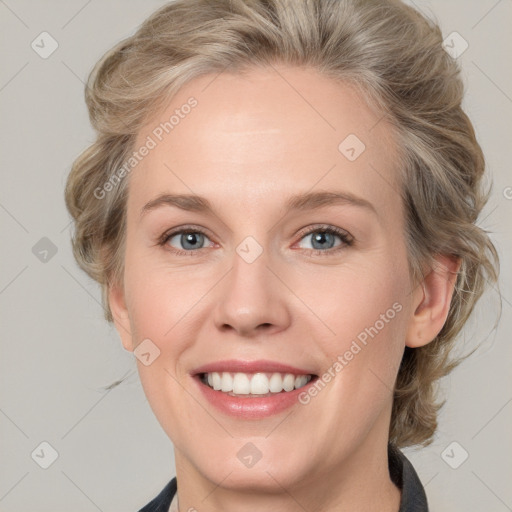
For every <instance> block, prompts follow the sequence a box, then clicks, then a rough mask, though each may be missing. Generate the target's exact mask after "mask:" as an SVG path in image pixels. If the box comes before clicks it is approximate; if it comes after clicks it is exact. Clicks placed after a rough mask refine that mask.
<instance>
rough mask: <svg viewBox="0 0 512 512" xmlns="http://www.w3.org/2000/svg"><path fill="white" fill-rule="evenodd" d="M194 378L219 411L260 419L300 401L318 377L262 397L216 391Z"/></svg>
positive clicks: (243, 417)
mask: <svg viewBox="0 0 512 512" xmlns="http://www.w3.org/2000/svg"><path fill="white" fill-rule="evenodd" d="M194 380H195V381H196V383H197V385H198V386H199V389H200V390H201V392H202V393H203V395H204V396H205V398H206V399H207V400H208V401H209V402H210V403H211V404H212V405H213V406H214V407H216V408H217V409H218V410H219V411H221V412H223V413H225V414H228V415H229V416H234V417H236V418H239V419H244V420H259V419H262V418H266V417H269V416H273V415H274V414H279V413H280V412H283V411H284V410H286V409H288V408H289V407H292V406H293V405H295V404H297V403H299V401H298V397H299V395H300V394H301V393H303V392H304V391H307V389H308V388H309V386H311V385H312V384H313V383H314V382H315V381H316V380H317V378H316V377H313V378H312V379H311V380H310V381H309V382H308V383H307V384H306V385H305V386H302V387H301V388H299V389H294V390H293V391H286V392H281V393H276V394H275V395H270V396H264V397H261V398H256V397H245V398H239V397H237V396H231V395H228V394H227V393H223V392H222V391H215V390H214V389H212V388H211V387H210V386H207V385H206V384H204V383H203V382H202V381H201V379H200V377H199V375H196V376H194Z"/></svg>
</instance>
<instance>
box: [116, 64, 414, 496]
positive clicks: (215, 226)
mask: <svg viewBox="0 0 512 512" xmlns="http://www.w3.org/2000/svg"><path fill="white" fill-rule="evenodd" d="M276 69H277V70H279V72H276V71H275V70H274V69H272V68H268V69H258V70H256V69H254V70H252V71H250V72H249V73H247V74H246V75H237V74H228V73H227V72H224V73H221V74H220V75H218V76H217V75H208V76H203V77H201V78H199V79H196V80H194V81H192V82H189V83H188V84H187V85H186V86H185V87H183V88H182V89H181V90H180V92H179V94H178V95H177V96H175V97H174V98H173V101H172V104H171V105H170V106H169V107H168V108H166V109H165V111H162V112H161V113H160V114H159V115H158V116H157V117H155V119H154V120H152V122H151V123H148V125H147V126H146V127H145V128H144V130H142V131H141V132H140V134H139V136H138V140H137V144H136V148H140V147H142V146H143V145H145V144H146V145H148V147H149V146H154V147H151V148H150V150H149V151H148V152H147V155H146V156H144V157H143V158H142V159H141V161H140V163H138V164H137V166H136V167H135V168H134V170H133V171H132V172H131V174H130V176H129V180H130V181H129V195H128V203H127V232H126V249H125V250H126V252H125V273H124V281H123V283H122V287H118V288H114V289H112V291H111V295H110V300H111V307H112V310H113V313H114V316H115V319H116V325H117V327H118V329H119V332H120V334H121V337H122V340H123V344H124V346H125V348H126V349H127V350H134V349H136V348H137V347H139V345H140V344H141V343H145V345H140V347H139V349H138V351H137V350H136V354H137V353H139V356H140V353H141V352H142V353H144V354H146V355H145V356H143V357H141V359H140V360H139V359H137V364H138V369H139V373H140V378H141V382H142V385H143V387H144V390H145V393H146V395H147V398H148V401H149V403H150V405H151V407H152V409H153V411H154V413H155V415H156V417H157V418H158V420H159V422H160V424H161V425H162V427H163V429H164V430H165V431H166V433H167V434H168V435H169V437H170V438H171V439H172V441H173V443H174V446H175V454H176V467H177V471H178V474H179V473H180V471H181V472H186V473H187V474H189V475H191V474H193V475H195V476H196V477H197V478H203V479H205V480H209V481H212V482H219V481H221V480H223V485H224V486H228V487H232V488H244V487H245V488H246V487H247V486H251V488H253V489H254V488H269V489H270V488H272V489H274V488H278V486H282V487H285V488H292V487H293V486H294V485H298V483H299V482H300V483H302V484H304V483H305V482H314V481H316V480H320V479H329V478H331V475H333V474H338V475H339V471H343V470H346V471H348V470H349V468H350V467H354V466H355V465H356V464H357V463H358V462H357V461H360V460H361V457H362V456H363V455H362V454H366V456H368V454H370V453H372V451H373V452H374V451H375V449H376V447H377V446H381V447H385V446H386V444H387V436H388V425H389V419H390V411H391V405H392V388H393V384H394V380H395V377H396V374H397V371H398V366H399V363H400V359H401V356H402V353H403V350H404V346H405V344H406V342H407V336H408V332H409V330H410V328H411V325H410V324H411V317H412V316H413V313H414V309H415V307H416V306H417V303H415V302H417V299H418V295H417V293H416V291H413V290H412V287H411V283H410V281H409V275H408V271H407V268H408V267H407V252H406V247H405V239H404V213H403V210H402V204H401V201H400V196H399V193H398V191H399V180H398V170H397V162H398V158H397V152H396V147H395V143H394V140H393V137H392V132H391V129H390V126H389V125H388V124H386V122H385V121H384V120H382V119H381V116H379V115H378V114H377V113H374V112H372V111H371V110H370V109H369V108H368V106H367V105H366V104H365V103H364V101H363V100H362V99H361V98H360V97H359V96H358V94H357V93H356V91H355V90H353V89H352V88H351V87H349V86H348V85H344V84H340V83H336V82H334V81H331V80H330V79H328V78H325V77H322V76H321V75H319V74H318V73H316V72H314V71H311V70H307V69H305V68H292V67H284V66H283V67H279V68H276ZM191 97H193V98H194V99H195V100H192V101H189V98H191ZM195 102H197V103H195ZM187 104H188V105H194V106H191V107H190V108H187V107H184V105H187ZM173 115H174V119H173V120H172V121H171V122H172V124H173V125H172V128H171V129H170V128H169V125H165V124H163V125H162V124H161V123H165V122H169V119H170V118H171V116H173ZM177 119H178V121H177ZM163 126H166V128H167V130H166V129H164V128H163ZM167 132H168V133H167ZM148 137H149V138H148ZM150 139H151V141H152V142H149V141H150ZM153 143H154V144H153ZM363 144H364V146H363ZM183 196H189V197H183ZM190 196H193V197H190ZM198 197H199V198H201V199H197V198H198ZM207 206H208V207H207ZM144 340H146V341H144ZM141 347H142V348H141ZM148 354H149V355H148ZM156 355H157V357H156V358H155V356H156ZM255 374H259V375H255ZM208 378H209V380H210V384H212V385H213V386H214V387H216V388H219V386H222V387H221V389H220V390H219V389H217V390H215V389H212V388H211V387H210V386H209V385H208V384H207V383H205V382H204V381H207V380H208ZM233 382H234V384H233ZM233 386H234V387H233ZM251 386H252V387H251ZM269 386H270V388H269ZM274 386H275V387H274ZM282 386H284V388H285V389H284V390H283V391H281V392H278V391H276V390H278V389H281V388H282ZM294 387H297V389H294V390H292V389H293V388H294ZM222 389H224V390H225V391H222ZM269 389H270V394H268V393H269ZM230 390H232V391H231V392H230ZM247 393H249V394H247ZM233 395H235V396H233ZM343 468H344V469H343ZM269 474H271V475H272V477H273V478H269ZM276 482H279V484H277V483H276Z"/></svg>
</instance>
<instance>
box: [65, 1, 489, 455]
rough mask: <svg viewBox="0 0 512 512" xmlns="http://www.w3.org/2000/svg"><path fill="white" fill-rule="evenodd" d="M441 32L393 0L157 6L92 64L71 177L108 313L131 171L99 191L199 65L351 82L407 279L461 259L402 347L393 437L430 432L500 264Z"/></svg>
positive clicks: (78, 253)
mask: <svg viewBox="0 0 512 512" xmlns="http://www.w3.org/2000/svg"><path fill="white" fill-rule="evenodd" d="M442 43H443V39H442V33H441V30H440V28H439V25H438V23H437V22H436V21H433V20H431V19H429V18H427V17H425V16H423V15H422V14H420V13H419V12H418V11H416V10H414V9H413V8H411V7H409V6H407V5H406V4H403V3H402V2H400V1H399V0H378V1H373V2H368V1H366V0H288V1H286V0H215V1H214V2H212V1H209V0H176V1H174V2H171V3H168V4H166V5H165V6H164V7H162V8H161V9H159V10H157V11H156V12H155V13H154V14H152V15H151V16H150V17H149V18H148V19H147V20H146V21H145V22H144V23H143V24H142V25H141V26H140V28H139V29H138V30H137V32H136V33H135V34H134V35H132V36H131V37H128V38H126V39H124V40H123V41H121V42H120V43H119V44H117V45H116V46H115V47H113V48H112V49H111V50H110V51H108V52H107V53H106V54H105V55H104V56H103V57H102V58H101V59H100V61H99V62H98V63H97V64H96V66H95V67H94V69H93V70H92V72H91V74H90V76H89V79H88V82H87V84H86V89H85V98H86V103H87V107H88V109H89V116H90V120H91V123H92V125H93V127H94V129H95V130H96V133H97V138H96V141H95V142H94V143H93V144H92V145H91V146H90V147H89V148H88V149H86V150H85V151H84V152H83V153H82V154H81V155H80V156H79V157H78V158H77V159H76V160H75V162H74V164H73V166H72V169H71V173H70V175H69V178H68V181H67V184H66V191H65V198H66V205H67V208H68V210H69V212H70V214H71V216H72V217H73V219H74V227H75V229H74V234H73V252H74V256H75V258H76V260H77V262H78V264H79V265H80V267H81V268H82V269H83V270H85V272H87V273H88V274H89V276H91V277H92V278H93V279H94V280H96V281H97V282H99V283H100V284H101V287H102V298H103V306H104V312H105V318H106V319H107V320H108V321H109V322H111V321H112V320H113V318H112V313H111V311H110V307H109V303H108V289H109V286H110V285H111V284H112V283H118V284H122V276H123V270H124V268H123V265H124V262H123V260H124V237H125V222H126V220H125V219H126V211H125V210H126V199H127V190H128V181H129V180H128V179H120V180H117V181H118V182H116V184H115V186H114V187H112V190H111V191H109V192H108V193H104V192H102V193H101V194H99V193H98V191H99V190H104V185H105V183H107V182H109V180H110V182H112V177H114V176H116V170H117V169H119V168H120V167H121V166H122V165H123V163H124V162H126V161H127V160H128V159H129V158H130V156H131V154H132V152H133V149H134V142H135V139H136V137H137V134H138V133H139V132H140V130H141V128H142V127H143V126H144V125H145V123H147V122H148V121H149V120H150V119H151V118H152V116H153V115H155V114H156V113H157V112H158V111H159V110H160V109H162V108H163V107H164V106H165V105H167V104H168V103H169V101H170V100H171V99H172V97H173V95H174V94H175V93H176V92H177V91H178V90H179V89H180V88H181V87H182V86H183V85H184V84H186V83H187V82H189V81H190V80H192V79H194V78H195V77H199V76H201V75H205V74H208V73H215V74H218V73H220V72H222V71H224V70H226V69H227V70H229V72H233V73H243V71H244V70H247V69H251V67H252V68H254V67H255V66H259V67H261V66H273V65H274V64H284V65H291V66H302V67H308V68H311V69H313V70H315V71H317V72H318V73H320V74H323V75H324V76H328V77H331V78H332V79H334V80H339V81H340V82H341V83H345V84H349V85H352V86H355V87H356V88H357V89H358V91H359V92H360V94H361V97H362V98H364V100H365V101H366V102H367V104H368V105H370V106H372V107H373V108H374V109H375V110H376V111H378V112H380V113H381V114H382V116H383V117H384V116H385V117H386V119H387V121H389V123H390V125H391V126H392V129H393V131H394V134H395V138H396V141H397V145H398V146H399V148H398V149H399V152H400V159H399V160H400V162H399V164H400V165H399V167H400V169H399V171H400V178H401V179H400V182H401V183H400V193H401V197H402V201H403V205H404V211H405V220H406V228H405V231H406V232H405V234H404V236H405V239H406V244H407V250H408V262H409V273H410V276H411V279H412V282H413V283H421V281H422V279H423V278H424V277H425V273H426V270H425V269H432V268H433V263H434V258H435V256H436V255H440V254H443V255H450V256H453V257H456V258H459V259H460V262H461V264H460V268H459V271H458V272H457V276H456V281H455V287H454V292H453V296H452V300H451V304H450V309H449V313H448V317H447V320H446V322H445V324H444V326H443V328H442V329H441V331H440V332H439V334H438V336H437V337H436V338H435V339H434V340H433V341H432V342H430V343H428V344H427V345H425V346H422V347H420V348H414V349H411V348H406V349H405V352H404V355H403V359H402V361H401V364H400V368H399V370H398V376H397V380H396V384H395V390H394V401H393V408H392V414H391V424H390V431H389V441H390V443H392V444H394V445H396V446H398V447H405V446H410V445H415V444H423V445H427V444H429V443H430V442H431V441H432V436H433V434H434V432H435V430H436V427H437V414H438V411H439V409H440V407H441V406H442V405H443V404H442V403H438V401H437V389H436V383H437V381H438V379H439V378H441V377H443V376H445V375H447V374H448V373H449V372H450V371H451V370H452V369H453V368H454V367H455V365H456V364H458V361H456V360H455V359H454V358H452V357H450V351H451V349H452V348H453V344H454V341H455V339H456V337H457V335H458V333H459V331H460V330H461V329H462V327H463V325H464V324H465V322H466V320H467V319H468V318H469V316H470V314H471V312H472V310H473V308H474V306H475V304H476V302H477V301H478V299H479V298H480V296H481V295H482V293H483V292H484V290H485V288H486V281H489V282H496V281H497V277H498V271H499V260H498V255H497V251H496V249H495V247H494V245H493V243H492V242H491V240H490V238H489V236H488V233H487V231H485V230H484V229H482V228H480V227H479V226H477V224H476V223H477V219H478V217H479V214H480V212H481V210H482V208H483V206H484V205H485V203H486V202H487V200H488V198H489V194H490V187H489V189H488V190H484V186H483V181H482V178H483V177H484V168H485V162H484V156H483V153H482V150H481V148H480V146H479V144H478V142H477V140H476V136H475V132H474V129H473V126H472V124H471V122H470V120H469V118H468V116H467V115H466V114H465V112H464V111H463V109H462V106H461V103H462V99H463V93H464V86H463V83H462V80H461V78H460V68H459V65H458V63H457V61H456V60H454V59H453V58H452V57H451V56H450V55H449V54H448V53H447V52H446V51H445V50H444V49H443V46H442ZM427 271H428V270H427Z"/></svg>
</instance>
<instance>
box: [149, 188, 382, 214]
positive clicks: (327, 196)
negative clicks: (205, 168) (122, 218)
mask: <svg viewBox="0 0 512 512" xmlns="http://www.w3.org/2000/svg"><path fill="white" fill-rule="evenodd" d="M337 204H341V205H352V206H357V207H359V208H364V209H366V210H369V211H371V212H373V213H374V214H375V215H377V211H376V210H375V207H374V206H373V204H372V203H370V202H369V201H367V200H366V199H363V198H362V197H359V196H356V195H354V194H352V193H350V192H345V191H330V192H306V193H304V194H298V195H295V196H291V197H289V198H288V199H287V201H286V203H285V210H286V211H287V212H289V211H307V210H315V209H319V208H323V207H325V206H331V205H337ZM162 206H175V207H177V208H181V209H182V210H186V211H191V212H199V213H212V214H213V213H214V208H213V207H212V205H211V203H210V202H209V201H208V200H207V199H206V198H205V197H201V196H197V195H193V194H161V195H159V196H158V197H156V198H155V199H152V200H151V201H149V202H148V203H146V204H145V205H144V206H143V207H142V209H141V212H140V217H143V216H144V215H145V214H146V213H148V212H149V211H151V210H155V209H157V208H160V207H162Z"/></svg>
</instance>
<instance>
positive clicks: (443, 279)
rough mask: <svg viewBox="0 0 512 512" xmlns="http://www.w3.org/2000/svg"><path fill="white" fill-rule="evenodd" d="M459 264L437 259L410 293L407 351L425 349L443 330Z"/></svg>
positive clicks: (448, 258)
mask: <svg viewBox="0 0 512 512" xmlns="http://www.w3.org/2000/svg"><path fill="white" fill-rule="evenodd" d="M461 263H462V260H461V259H460V258H457V257H454V256H444V255H439V256H437V257H436V258H435V260H434V264H433V266H432V269H431V270H430V271H429V272H428V273H427V275H426V276H425V277H424V278H423V280H422V281H421V282H420V283H419V284H418V285H417V287H416V289H415V290H414V292H413V296H414V299H413V307H414V314H413V316H412V318H411V321H410V324H409V328H408V331H407V336H406V342H405V344H406V345H407V346H408V347H411V348H417V347H422V346H424V345H427V344H428V343H430V342H431V341H432V340H434V338H435V337H436V336H437V335H438V334H439V332H440V331H441V329H442V328H443V325H444V324H445V322H446V318H447V317H448V312H449V310H450V303H451V300H452V295H453V290H454V286H455V282H456V279H457V272H458V271H459V268H460V265H461Z"/></svg>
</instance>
